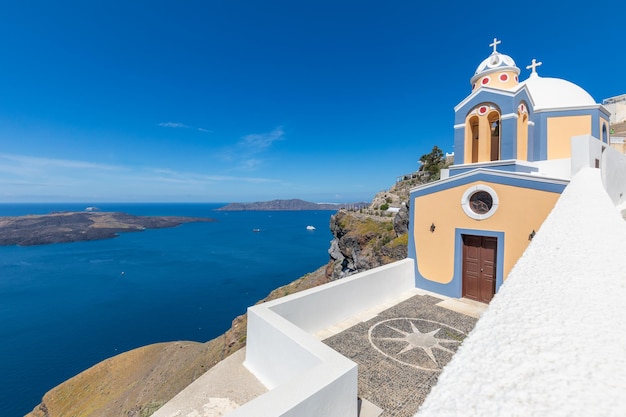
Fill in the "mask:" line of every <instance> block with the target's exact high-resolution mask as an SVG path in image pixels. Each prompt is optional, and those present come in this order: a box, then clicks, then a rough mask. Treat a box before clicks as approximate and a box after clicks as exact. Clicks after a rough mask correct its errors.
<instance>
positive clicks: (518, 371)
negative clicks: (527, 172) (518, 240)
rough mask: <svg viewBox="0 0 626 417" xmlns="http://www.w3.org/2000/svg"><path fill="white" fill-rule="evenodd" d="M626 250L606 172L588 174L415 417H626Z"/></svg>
mask: <svg viewBox="0 0 626 417" xmlns="http://www.w3.org/2000/svg"><path fill="white" fill-rule="evenodd" d="M624 248H626V222H625V221H624V219H623V218H622V217H621V216H620V214H619V213H618V211H617V210H616V208H615V206H614V203H613V201H612V200H611V198H609V196H608V194H607V193H606V191H605V190H604V188H603V187H602V181H601V175H600V170H599V169H594V168H582V169H580V170H579V171H578V173H577V174H576V175H574V177H573V178H572V180H571V182H570V184H569V185H568V187H567V188H566V189H565V191H564V192H563V194H562V195H561V197H560V199H559V200H558V202H557V204H556V206H555V208H554V210H553V211H552V212H551V213H550V215H549V216H548V218H547V219H546V221H545V222H544V223H543V225H542V226H541V229H540V230H539V231H538V233H537V235H536V236H535V237H534V239H533V241H532V243H531V244H530V245H529V247H528V249H527V250H526V252H525V253H524V254H523V256H522V257H521V258H520V259H519V261H518V262H517V264H516V265H515V266H514V267H513V269H512V271H511V273H510V274H509V276H508V279H507V280H506V281H505V283H504V284H503V285H502V287H501V288H500V291H499V292H498V294H497V295H496V296H495V297H494V299H493V300H492V302H491V304H490V305H489V308H488V309H487V310H486V312H485V313H483V315H482V317H481V319H480V320H479V321H478V323H477V325H476V327H475V328H474V330H473V331H472V332H471V333H470V335H469V337H468V338H466V339H465V341H464V342H463V344H462V345H461V347H460V348H459V350H458V352H457V354H456V355H455V356H454V357H453V358H452V360H451V361H450V363H449V364H448V365H447V366H446V367H445V368H444V370H443V372H442V374H441V376H440V377H439V381H438V383H437V385H436V386H435V387H434V388H433V390H432V391H431V393H430V395H429V396H428V397H427V398H426V400H425V402H424V404H423V405H422V407H421V408H420V410H419V411H418V413H417V416H419V417H446V416H481V417H501V416H568V417H569V416H624V415H626V395H625V394H624V393H625V392H626V391H625V389H626V372H624V370H625V369H626V332H624V323H626V307H625V305H624V300H626V256H624Z"/></svg>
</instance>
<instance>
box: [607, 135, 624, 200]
mask: <svg viewBox="0 0 626 417" xmlns="http://www.w3.org/2000/svg"><path fill="white" fill-rule="evenodd" d="M601 167H602V184H603V185H604V188H605V189H606V192H607V193H608V194H609V197H610V198H611V200H612V201H613V204H615V205H618V204H621V203H623V202H624V201H626V155H624V154H622V153H621V152H619V151H618V150H616V149H613V148H611V147H610V146H609V147H607V148H606V149H605V150H604V152H603V154H602V165H601Z"/></svg>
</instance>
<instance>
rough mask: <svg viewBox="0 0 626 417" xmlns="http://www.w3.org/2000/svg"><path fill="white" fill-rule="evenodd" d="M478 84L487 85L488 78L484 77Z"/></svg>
mask: <svg viewBox="0 0 626 417" xmlns="http://www.w3.org/2000/svg"><path fill="white" fill-rule="evenodd" d="M480 83H481V84H482V85H485V84H489V77H485V78H483V79H482V80H480Z"/></svg>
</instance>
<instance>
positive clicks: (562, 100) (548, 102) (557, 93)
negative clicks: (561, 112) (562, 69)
mask: <svg viewBox="0 0 626 417" xmlns="http://www.w3.org/2000/svg"><path fill="white" fill-rule="evenodd" d="M524 85H525V86H526V87H527V88H528V91H529V93H530V96H531V97H532V99H533V102H534V103H535V107H534V108H535V110H540V109H554V108H567V107H582V106H593V105H595V104H596V101H595V100H594V99H593V97H591V95H590V94H589V93H588V92H586V91H585V90H583V89H582V88H580V87H579V86H577V85H576V84H574V83H571V82H569V81H565V80H562V79H560V78H543V77H540V76H538V75H531V76H530V78H528V79H527V80H526V81H524V82H522V83H521V84H520V85H519V87H520V88H521V87H522V86H524Z"/></svg>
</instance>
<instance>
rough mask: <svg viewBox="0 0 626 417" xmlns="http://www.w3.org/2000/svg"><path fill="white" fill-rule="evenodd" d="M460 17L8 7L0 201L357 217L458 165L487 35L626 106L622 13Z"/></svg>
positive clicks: (310, 7)
mask: <svg viewBox="0 0 626 417" xmlns="http://www.w3.org/2000/svg"><path fill="white" fill-rule="evenodd" d="M458 3H459V4H457V2H446V1H443V2H431V3H425V2H418V1H403V0H398V1H390V2H382V1H378V2H374V1H366V0H363V1H341V0H335V1H325V0H315V1H307V0H302V1H275V0H265V1H260V0H258V1H237V0H224V1H219V0H214V1H208V0H207V1H142V0H136V1H116V0H107V1H96V0H93V1H72V2H70V1H63V0H59V1H55V2H51V1H26V0H25V1H12V2H5V3H4V4H3V7H2V13H0V41H1V42H0V45H2V58H3V59H2V63H1V64H0V202H18V201H20V202H30V201H33V202H35V201H37V202H40V201H81V202H102V201H116V202H118V201H119V202H122V201H124V202H126V201H137V202H141V201H152V202H161V201H180V202H197V201H207V202H231V201H238V202H245V201H259V200H271V199H275V198H302V199H305V200H309V201H320V202H321V201H335V202H350V201H363V200H365V201H369V200H371V198H372V197H373V196H374V194H375V193H376V192H378V191H381V190H384V189H387V188H389V187H390V186H391V185H392V184H393V182H394V181H395V178H396V176H399V175H401V174H404V173H408V172H411V171H414V170H415V169H417V167H418V165H417V161H418V159H419V157H420V156H421V155H422V154H424V153H427V152H429V151H430V150H431V149H432V147H433V145H437V146H439V147H440V148H442V149H443V150H444V151H446V152H452V151H453V147H452V144H453V123H454V121H453V115H454V113H453V107H454V106H455V105H456V104H457V103H459V102H460V101H461V100H462V99H463V98H464V97H465V96H467V95H468V94H469V93H470V84H469V79H470V78H471V76H472V75H473V74H474V71H475V69H476V67H477V66H478V64H479V63H480V62H481V61H482V60H483V59H484V58H486V57H487V56H488V55H489V53H490V52H491V48H490V47H489V43H491V42H492V40H493V38H494V37H497V38H498V39H501V40H502V43H501V44H500V45H499V46H498V50H499V51H501V52H503V53H505V54H508V55H510V56H511V57H513V59H515V61H516V63H517V65H518V67H520V68H521V69H522V74H521V77H520V78H521V80H524V79H526V78H527V76H528V74H529V71H528V70H526V69H525V67H526V65H528V64H529V63H530V61H531V59H532V58H536V59H537V60H538V61H541V62H543V66H541V67H539V69H538V72H539V74H540V75H541V76H546V77H558V78H564V79H566V80H569V81H572V82H574V83H576V84H578V85H580V86H581V87H583V88H584V89H585V90H587V91H588V92H589V93H590V94H591V95H592V96H593V97H594V98H595V99H596V101H598V102H600V101H602V99H604V98H607V97H611V96H615V95H619V94H624V93H626V76H625V75H624V68H625V67H626V65H625V64H626V58H625V57H626V53H625V52H624V47H623V46H624V39H625V36H624V31H623V22H622V20H620V17H624V16H625V15H626V13H625V12H626V5H624V3H623V2H619V1H612V0H611V1H605V2H599V3H594V4H591V3H588V4H586V5H585V6H584V7H582V6H576V5H574V3H572V2H571V1H567V2H551V1H544V2H536V3H533V2H530V3H528V2H527V3H519V2H501V4H497V3H484V4H481V3H476V2H458ZM614 18H615V19H614ZM613 21H615V25H612V22H613Z"/></svg>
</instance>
